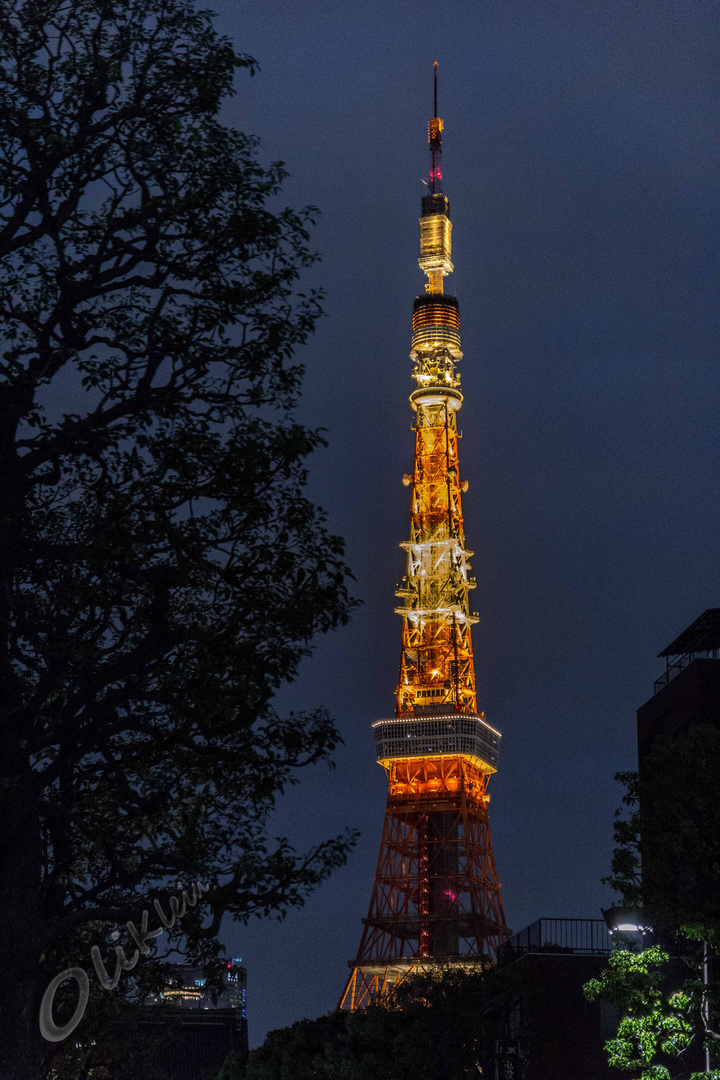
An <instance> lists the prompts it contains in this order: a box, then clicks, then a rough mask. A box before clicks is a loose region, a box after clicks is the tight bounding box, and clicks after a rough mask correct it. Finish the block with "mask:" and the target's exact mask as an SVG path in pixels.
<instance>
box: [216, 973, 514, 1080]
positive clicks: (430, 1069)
mask: <svg viewBox="0 0 720 1080" xmlns="http://www.w3.org/2000/svg"><path fill="white" fill-rule="evenodd" d="M512 1000H514V993H513V991H511V990H510V989H509V987H507V986H506V985H505V984H504V982H503V980H502V976H501V975H499V974H497V973H492V972H481V971H480V972H479V971H462V970H460V971H459V970H453V969H452V968H449V969H447V970H440V971H437V972H428V973H425V974H419V975H416V976H412V977H411V978H409V979H407V980H406V981H405V982H404V983H402V984H401V986H400V987H399V988H398V989H397V990H396V991H395V993H394V994H393V995H392V997H391V998H389V999H387V1000H385V1001H384V1002H383V1003H382V1004H377V1005H372V1006H370V1007H369V1008H367V1009H364V1010H359V1011H357V1012H353V1013H340V1012H336V1013H330V1014H329V1015H328V1016H324V1017H320V1018H319V1019H318V1020H301V1021H299V1022H298V1023H296V1024H293V1025H292V1026H291V1027H288V1028H283V1029H281V1030H279V1031H271V1032H270V1033H269V1034H268V1036H267V1038H266V1040H265V1042H264V1044H263V1045H262V1046H261V1047H259V1048H258V1049H257V1050H253V1051H252V1052H251V1053H250V1056H249V1058H248V1060H247V1062H246V1063H243V1064H241V1063H239V1062H236V1063H234V1064H233V1063H228V1065H227V1069H226V1074H225V1075H223V1074H222V1073H221V1074H220V1076H221V1078H222V1080H236V1078H237V1080H240V1078H241V1077H242V1080H320V1078H322V1080H465V1078H468V1077H473V1078H476V1077H478V1076H479V1075H484V1072H483V1070H484V1069H486V1070H487V1072H488V1073H489V1074H492V1073H494V1070H495V1065H494V1060H495V1039H496V1038H498V1037H502V1036H504V1035H505V1034H506V1032H505V1027H504V1025H505V1023H506V1022H507V1020H506V1017H507V1011H508V1006H509V1005H510V1003H511V1001H512Z"/></svg>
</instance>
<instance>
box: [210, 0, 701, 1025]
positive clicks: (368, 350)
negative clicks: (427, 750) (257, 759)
mask: <svg viewBox="0 0 720 1080" xmlns="http://www.w3.org/2000/svg"><path fill="white" fill-rule="evenodd" d="M214 6H215V7H216V8H217V10H218V13H219V19H218V21H219V26H220V28H221V29H222V30H223V31H224V32H225V33H227V34H229V35H230V36H231V37H232V39H233V41H234V42H235V44H236V46H237V48H238V49H239V50H241V51H246V52H249V53H251V54H252V55H254V56H255V57H256V58H257V59H258V61H259V62H260V65H261V72H260V74H259V75H258V76H257V77H255V78H254V79H250V78H248V76H247V74H246V73H241V74H240V75H239V77H238V94H237V97H236V98H235V99H234V101H233V102H232V103H231V104H230V105H229V107H228V108H227V111H226V119H227V120H228V122H230V123H232V124H233V125H235V126H237V127H239V128H242V129H244V130H246V131H250V132H254V133H257V134H259V135H260V136H261V138H262V142H263V149H262V154H263V157H264V159H265V160H270V159H275V158H281V159H283V160H284V161H285V162H286V163H287V166H288V168H289V169H290V172H291V178H290V180H289V181H288V183H287V186H286V197H287V201H288V202H289V203H290V204H292V205H301V204H305V203H314V204H316V205H317V206H319V207H320V208H321V210H322V215H323V216H322V221H321V224H320V226H319V227H318V229H317V231H316V237H315V240H316V244H317V246H318V247H319V248H320V249H321V250H322V252H323V263H322V266H321V267H320V268H319V270H318V271H317V272H316V273H315V274H314V275H313V277H312V278H311V279H309V280H308V282H307V283H308V284H310V283H311V282H312V283H314V284H317V285H323V286H324V287H325V288H326V289H327V293H328V298H327V312H328V316H329V317H328V318H327V319H325V320H324V321H323V323H322V325H321V327H320V330H319V332H318V333H317V334H316V336H315V338H314V340H313V341H312V342H311V344H310V345H309V346H308V347H307V348H306V349H305V350H304V356H303V358H304V361H305V363H306V364H307V379H306V384H305V394H304V399H303V404H302V409H301V414H302V416H303V418H304V419H306V420H307V421H308V422H311V423H315V424H321V425H323V426H325V427H326V428H327V429H328V437H329V440H330V448H329V450H327V451H325V452H323V453H322V454H318V455H316V457H315V459H314V461H313V463H312V478H311V493H312V495H313V496H314V497H315V498H316V499H317V500H318V501H319V502H320V503H321V504H322V505H323V506H324V507H325V508H326V509H327V510H328V512H329V516H330V521H331V524H332V526H333V528H334V529H335V530H336V531H337V532H339V533H341V534H343V535H344V536H345V537H346V538H347V541H348V557H349V561H350V563H351V565H352V567H353V570H354V572H355V575H356V578H357V585H356V594H357V595H358V596H359V597H360V598H361V599H362V600H363V601H364V604H363V607H362V609H361V610H360V611H359V612H358V614H357V615H356V616H355V618H354V621H353V623H352V625H351V626H350V627H349V628H347V629H346V630H344V631H343V632H341V633H338V634H336V635H335V636H334V637H333V638H332V639H328V640H325V641H323V642H321V643H320V645H319V647H318V649H317V652H316V656H315V658H314V659H313V660H312V661H309V662H308V663H307V664H306V666H305V669H304V672H303V676H302V678H301V680H300V681H299V682H298V683H297V684H295V686H293V687H291V688H290V689H289V690H288V692H287V693H284V694H283V703H284V704H286V705H287V706H288V707H295V708H298V707H303V706H310V705H315V704H319V703H322V704H325V705H327V706H328V707H329V708H330V709H331V711H332V712H333V714H334V715H335V717H336V718H337V721H338V724H339V726H340V728H341V730H342V732H343V736H344V739H345V746H344V747H343V748H342V749H341V751H340V752H339V753H338V754H337V755H336V760H337V768H336V770H335V771H334V772H330V771H328V770H327V769H326V768H319V769H317V770H315V771H314V772H313V773H309V774H307V776H306V777H304V778H303V781H302V785H301V786H300V787H299V788H297V789H295V790H294V791H293V792H291V793H290V794H289V796H287V798H286V799H285V800H284V802H283V804H282V808H281V809H280V810H279V811H278V814H277V817H276V820H275V821H274V823H273V829H274V831H275V832H276V833H278V834H287V835H289V836H290V837H291V838H293V839H294V840H296V841H297V842H298V844H301V845H302V844H308V843H310V842H312V841H314V840H318V839H320V838H321V837H323V836H325V835H329V834H331V833H336V832H337V831H339V830H340V829H341V828H342V827H343V826H344V825H346V824H347V825H353V826H357V827H359V828H360V829H361V830H362V839H361V842H360V845H359V847H358V850H357V852H356V854H355V855H354V856H353V858H352V859H351V861H350V863H349V865H348V866H347V868H346V869H345V870H343V871H342V872H340V873H338V874H337V875H336V876H335V878H334V879H333V880H332V881H331V882H329V883H328V884H327V885H326V886H325V887H324V888H322V889H321V890H320V891H319V892H318V893H317V894H316V895H315V896H314V897H313V898H312V899H311V901H310V902H309V903H308V904H307V905H306V907H305V908H304V909H302V910H298V911H296V912H294V913H292V914H290V915H289V916H288V918H287V919H286V920H285V921H284V922H283V923H281V924H278V923H273V922H270V921H267V920H263V921H256V922H254V923H253V924H252V925H251V926H250V927H248V928H247V929H243V928H241V927H238V926H235V925H233V926H227V927H226V930H225V937H224V940H225V941H226V944H227V946H228V952H229V953H230V954H232V955H241V956H242V957H243V958H244V960H245V961H246V962H247V964H248V968H249V995H250V999H249V1000H250V1036H251V1044H257V1043H258V1042H260V1041H262V1038H263V1037H264V1034H265V1032H266V1031H267V1030H268V1029H270V1028H273V1027H280V1026H284V1025H286V1024H288V1023H291V1022H292V1021H294V1020H296V1019H299V1018H301V1017H304V1016H316V1015H318V1014H320V1013H323V1012H325V1011H327V1010H328V1009H330V1008H331V1007H333V1006H334V1005H335V1003H336V1001H337V998H338V996H339V994H340V991H341V989H342V986H343V983H344V980H345V979H346V978H347V975H348V968H347V960H348V959H349V958H350V957H351V956H353V955H354V954H355V951H356V949H357V946H358V943H359V939H360V931H361V921H360V920H361V918H362V916H363V915H364V914H366V912H367V906H368V901H369V897H370V889H371V885H372V878H373V874H374V870H375V863H376V859H377V854H378V846H379V840H380V830H381V826H382V819H383V813H384V806H385V793H386V785H385V778H384V773H383V772H382V770H381V769H380V767H379V766H377V765H376V764H375V762H374V758H373V743H372V737H371V730H370V724H371V723H372V722H373V721H374V720H376V719H378V718H379V717H382V716H389V715H392V709H393V690H394V685H395V680H396V675H397V661H398V655H399V647H400V620H399V618H398V616H396V615H394V614H393V607H394V605H395V597H394V593H393V590H394V585H395V582H396V581H398V580H399V578H400V577H401V576H402V573H403V556H402V552H401V551H400V549H399V547H398V545H399V543H400V541H402V540H403V539H404V538H405V537H406V535H407V532H408V520H409V492H408V489H406V488H404V487H403V486H402V484H401V477H402V474H403V473H404V472H406V471H408V470H410V469H411V467H412V451H413V437H412V432H411V420H412V414H411V410H410V407H409V404H408V400H407V398H408V394H409V393H410V391H411V390H412V388H413V384H412V383H411V379H410V371H411V363H410V361H409V359H408V351H409V347H410V318H411V310H412V300H413V297H414V295H415V294H416V293H417V292H419V291H421V289H422V277H421V274H420V271H419V269H418V266H417V254H418V224H417V218H418V216H419V211H420V197H421V194H422V192H423V190H424V189H423V187H422V185H421V183H420V177H421V176H424V175H425V172H426V122H427V119H428V117H429V115H430V114H431V111H432V110H431V78H432V61H433V60H435V59H438V60H439V62H440V108H439V112H440V115H441V116H442V117H443V119H444V121H445V137H444V173H445V190H446V192H447V194H448V195H449V197H450V202H451V211H452V218H453V222H454V235H453V247H454V250H453V255H454V262H455V267H456V272H455V274H454V275H453V277H452V278H451V279H450V284H449V287H448V291H450V292H455V293H456V294H457V296H458V297H459V300H460V311H461V320H462V338H463V349H464V353H465V359H464V361H463V363H462V366H461V371H462V378H463V390H464V393H465V404H464V406H463V409H462V412H461V414H460V427H461V428H462V430H463V433H464V438H463V441H462V443H461V444H460V452H461V465H462V472H463V475H464V476H465V477H466V478H467V479H469V481H470V491H469V493H468V495H467V496H466V497H465V499H464V509H465V514H466V537H467V541H468V545H469V546H470V548H471V549H473V550H474V551H475V558H474V559H473V568H474V572H475V574H476V576H477V579H478V589H477V590H476V591H475V593H474V594H473V597H472V599H473V607H474V608H477V610H479V612H480V616H481V621H480V624H479V626H477V627H476V629H475V634H474V641H475V655H476V670H477V673H478V691H479V693H478V702H479V707H480V708H482V709H484V710H485V712H486V714H487V717H488V720H489V722H490V723H491V724H493V725H494V726H496V727H498V728H500V730H501V731H502V732H503V736H504V738H503V750H502V755H501V764H500V771H499V773H498V775H497V776H496V777H494V778H493V781H492V784H491V791H492V801H491V805H490V813H491V824H492V831H493V839H494V847H495V855H496V860H497V865H498V871H499V874H500V879H501V881H502V885H503V897H504V902H505V910H506V914H507V917H508V922H509V923H510V925H511V926H512V927H513V928H514V929H516V930H519V929H522V928H523V927H524V926H525V925H527V924H528V923H529V922H531V921H533V920H534V919H536V918H538V917H540V916H551V917H552V916H555V917H558V916H559V917H562V916H568V917H569V916H581V917H597V916H599V908H600V905H601V903H605V902H606V901H607V900H608V899H609V895H608V892H607V890H606V889H604V888H603V887H602V886H601V885H600V881H599V879H600V878H601V877H602V876H603V875H604V874H606V873H607V872H608V869H609V860H610V854H611V848H612V839H611V837H612V818H613V812H614V810H615V807H616V806H617V804H618V801H619V795H620V791H619V788H618V786H617V785H616V784H615V783H614V780H613V777H614V774H615V772H616V771H618V770H621V769H628V768H632V767H634V765H635V761H636V755H635V709H636V708H637V707H638V706H639V705H640V704H641V703H642V702H643V701H645V700H646V699H647V698H648V697H649V696H650V695H651V693H652V684H653V680H654V678H655V677H656V676H657V675H658V674H659V672H660V670H661V666H662V665H661V663H660V661H657V660H655V659H654V657H655V654H656V653H657V652H658V651H659V650H660V648H662V647H663V646H664V645H666V644H667V643H668V642H669V641H670V640H671V639H672V638H673V637H674V636H675V635H676V634H678V633H679V632H680V631H681V630H682V629H683V628H684V627H685V626H686V625H687V624H688V623H689V622H691V621H692V620H693V619H694V618H695V617H696V616H697V615H699V614H700V612H701V611H703V610H704V609H705V608H707V607H710V606H716V605H717V604H718V603H720V592H719V585H720V580H719V578H720V572H719V564H718V554H719V551H718V548H719V543H718V506H719V501H718V494H719V492H718V486H719V484H718V476H719V475H720V448H719V444H718V438H717V414H718V389H719V388H720V370H719V368H718V355H717V340H718V335H717V323H718V306H717V288H718V255H717V251H718V243H717V224H718V203H719V198H718V196H719V190H718V189H719V186H720V185H719V183H718V158H717V146H718V143H719V139H718V135H719V134H720V133H719V132H718V130H717V128H718V122H717V117H718V98H717V90H718V55H719V52H718V34H717V22H718V16H717V7H716V5H715V4H714V3H709V2H707V3H706V2H702V0H683V2H681V3H670V2H668V0H655V2H652V3H649V2H648V3H645V2H633V0H597V2H583V0H569V2H567V3H566V2H559V0H528V2H520V0H483V3H482V4H479V3H473V2H470V0H449V2H448V0H445V2H443V3H438V4H435V5H434V6H431V5H420V4H417V3H410V2H407V3H405V2H398V0H383V2H375V0H372V2H362V3H358V2H357V0H356V2H354V3H349V2H347V0H304V2H301V0H297V2H291V0H264V2H263V3H258V2H257V0H252V2H250V0H215V4H214Z"/></svg>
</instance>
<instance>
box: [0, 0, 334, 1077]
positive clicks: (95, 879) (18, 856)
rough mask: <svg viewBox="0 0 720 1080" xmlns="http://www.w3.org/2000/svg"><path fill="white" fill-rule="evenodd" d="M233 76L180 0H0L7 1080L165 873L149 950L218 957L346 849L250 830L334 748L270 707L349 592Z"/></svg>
mask: <svg viewBox="0 0 720 1080" xmlns="http://www.w3.org/2000/svg"><path fill="white" fill-rule="evenodd" d="M254 66H255V63H254V61H253V60H252V59H251V58H250V57H248V56H241V55H237V54H236V53H235V52H234V50H233V48H232V46H231V44H230V43H229V42H228V41H227V40H226V39H224V38H222V37H219V36H218V35H217V33H216V31H215V30H214V28H213V25H212V20H211V17H210V14H209V13H207V12H197V11H195V9H194V7H193V5H192V3H191V2H190V0H0V313H1V315H2V330H1V331H0V419H1V421H2V423H1V426H0V710H1V711H2V720H1V723H0V740H1V745H0V956H2V963H3V972H2V978H1V979H0V1078H2V1080H30V1078H32V1080H37V1077H38V1075H39V1071H40V1062H41V1060H42V1058H43V1054H44V1050H45V1049H46V1048H47V1044H46V1043H45V1042H44V1041H43V1040H42V1039H41V1037H40V1035H39V1031H38V1001H39V996H40V995H41V993H42V990H43V988H44V987H45V986H46V985H47V983H48V981H49V980H50V979H51V977H52V976H54V975H55V974H56V973H58V972H59V971H60V970H62V969H63V967H64V966H65V964H66V963H67V962H74V963H76V964H80V965H81V966H84V967H88V966H89V964H88V961H89V958H88V950H89V946H90V943H91V942H96V943H97V944H98V945H101V946H103V956H104V957H105V958H106V963H107V964H108V966H109V969H110V974H111V975H112V972H113V968H114V962H115V958H114V956H113V955H112V946H111V945H110V943H109V941H108V939H107V934H108V933H109V931H110V930H112V928H113V926H114V925H115V924H122V923H124V922H125V921H127V920H129V919H134V920H139V919H140V916H141V912H142V909H143V908H144V907H147V908H149V910H150V912H151V914H152V911H153V909H152V904H151V900H152V898H154V897H156V896H157V897H158V898H159V899H161V900H162V901H163V902H164V903H165V906H166V908H167V890H168V889H170V888H171V887H172V888H175V882H176V881H177V880H181V881H182V884H183V886H185V887H189V885H190V883H191V881H192V880H193V879H199V880H201V881H203V882H204V883H206V884H207V885H209V891H208V892H207V894H205V896H204V898H203V902H202V904H201V905H198V906H197V907H196V908H195V909H192V910H189V911H188V913H187V915H186V916H185V917H184V918H183V919H182V921H181V922H180V923H178V924H176V926H175V927H174V929H173V930H172V931H168V932H167V936H166V939H165V940H166V941H170V942H171V943H172V942H176V941H177V940H178V939H179V936H180V935H182V934H184V935H186V936H187V939H188V948H189V950H190V952H191V954H192V955H193V956H194V957H196V958H197V959H212V958H213V957H216V956H217V953H218V948H219V947H218V945H217V940H216V938H217V932H218V929H219V927H220V921H221V918H222V916H223V914H224V913H229V914H230V915H232V916H234V917H236V918H238V919H246V918H247V917H248V916H249V915H250V914H252V913H269V912H275V913H282V912H283V911H285V910H286V909H287V908H288V906H290V905H293V904H298V903H301V902H302V899H303V897H304V895H305V894H306V892H307V891H308V890H309V889H311V888H312V887H313V886H315V885H317V883H318V882H320V881H321V880H322V879H323V878H324V877H325V876H326V875H327V874H328V873H329V872H330V870H331V869H332V868H333V867H336V866H338V865H339V864H341V863H342V862H343V861H344V859H345V857H346V853H347V850H348V842H349V838H348V837H347V836H345V837H337V838H335V839H331V840H327V841H324V842H321V843H319V844H318V846H316V847H315V848H313V849H312V850H310V851H308V852H306V853H305V854H301V855H298V854H297V853H296V852H295V851H294V850H293V849H292V848H291V847H290V845H289V844H288V843H287V841H285V840H282V839H281V840H279V841H277V842H270V841H269V840H268V837H267V835H266V819H267V815H268V813H269V811H270V810H271V809H272V807H273V805H274V802H275V799H276V796H277V795H278V794H279V793H280V792H281V791H282V790H283V787H284V786H285V785H286V784H287V783H288V782H292V779H293V775H294V772H295V770H296V768H297V767H298V766H302V765H305V764H309V763H312V762H316V761H320V760H322V759H324V758H326V756H327V754H328V753H329V752H330V751H331V750H332V749H333V747H334V746H335V745H336V744H337V742H338V735H337V732H336V730H335V728H334V726H333V724H332V722H331V720H330V718H329V717H328V716H327V715H326V713H325V712H324V711H322V710H318V711H315V712H311V713H308V714H303V715H290V716H280V715H277V713H276V712H275V711H274V710H273V707H272V699H273V694H274V692H275V691H276V690H277V688H278V687H279V686H280V685H281V684H282V683H283V682H284V681H286V680H291V679H292V678H293V677H294V675H295V674H296V672H297V669H298V664H299V662H300V660H301V658H302V657H303V656H305V655H307V654H308V652H309V649H310V645H311V642H312V639H313V637H314V636H315V635H316V634H317V633H319V632H323V631H327V630H330V629H332V628H334V627H337V626H338V625H339V624H341V623H343V622H345V621H346V619H347V616H348V612H349V609H350V607H351V603H352V602H351V601H350V600H349V597H348V593H347V589H346V582H347V570H346V567H345V565H344V562H343V546H342V542H341V541H340V540H339V539H338V538H337V537H335V536H332V535H330V534H329V533H328V531H327V529H326V527H325V525H324V516H323V514H322V512H321V511H320V510H319V509H318V508H317V507H316V506H314V505H313V504H312V503H311V502H309V501H308V500H307V499H306V498H305V497H304V495H303V485H304V483H305V479H306V473H305V459H306V457H307V455H308V454H309V453H310V452H311V451H312V450H313V449H314V448H315V447H317V446H318V445H319V444H321V443H322V441H323V440H322V437H321V435H320V434H319V433H318V432H317V431H312V430H308V429H307V428H305V427H303V426H302V425H301V424H299V423H298V422H296V421H295V419H294V418H293V407H294V405H295V403H296V400H297V395H298V391H299V386H300V380H301V375H302V367H301V366H300V364H298V362H297V361H296V360H295V359H294V349H295V347H296V346H298V345H300V344H302V343H303V342H304V341H305V340H306V338H307V336H308V334H310V333H311V331H312V330H313V327H314V325H315V323H316V320H317V318H318V316H319V315H320V313H321V308H320V303H319V298H318V296H316V295H314V294H313V293H308V294H307V295H304V294H302V293H297V292H296V282H297V278H298V274H299V272H300V271H301V270H302V269H303V268H305V267H307V266H309V265H310V264H311V263H312V262H313V261H314V258H315V256H314V255H313V253H312V252H311V251H310V250H309V248H308V246H307V245H308V232H307V228H308V224H309V223H310V221H311V220H312V210H311V209H308V210H305V211H303V212H301V213H296V212H294V211H292V210H288V209H285V210H283V209H276V208H275V207H276V206H277V202H276V199H275V196H276V195H277V193H278V191H279V188H280V184H281V181H282V179H283V177H284V171H283V168H282V165H281V164H274V165H272V166H270V167H269V168H264V167H262V166H261V165H260V164H259V162H258V160H257V156H256V142H255V140H254V139H253V138H251V137H249V136H247V135H244V134H242V133H240V132H238V131H235V130H232V129H230V128H228V127H226V126H223V125H222V124H221V123H220V122H219V121H218V118H217V116H218V110H219V108H220V105H221V103H222V101H223V99H225V98H226V97H227V96H228V94H229V93H230V92H231V86H232V78H233V73H234V71H235V69H236V68H238V67H239V68H245V69H247V70H249V72H250V73H251V74H252V72H253V69H254ZM163 889H164V890H165V892H163V891H162V890H163ZM158 890H160V891H158ZM175 891H177V890H176V889H175ZM203 915H204V916H205V920H203ZM207 916H209V923H208V925H207V926H205V927H203V925H202V923H203V921H205V922H208V919H207ZM151 925H153V926H157V925H159V923H158V922H157V920H155V921H154V922H153V920H151ZM121 944H123V946H124V947H125V948H126V952H127V954H128V956H132V952H133V950H132V942H131V941H130V939H129V937H128V935H127V934H126V933H125V932H124V931H123V937H122V939H121ZM106 946H107V947H106ZM111 961H112V962H111ZM141 963H142V959H141ZM130 977H131V976H129V975H128V976H127V978H130ZM66 988H71V989H72V995H71V998H72V1001H71V1004H70V1006H69V1008H70V1011H72V1007H73V1005H74V1001H75V1000H76V992H75V989H74V988H72V984H66ZM59 997H60V998H61V997H62V992H61V994H60V995H59ZM61 1018H62V1017H61ZM80 1031H81V1029H80V1028H79V1029H78V1034H79V1033H80Z"/></svg>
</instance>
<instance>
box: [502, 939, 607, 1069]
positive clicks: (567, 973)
mask: <svg viewBox="0 0 720 1080" xmlns="http://www.w3.org/2000/svg"><path fill="white" fill-rule="evenodd" d="M611 947H612V938H611V937H610V935H609V933H608V930H607V927H606V925H605V923H604V921H603V920H602V919H538V920H537V922H534V923H532V924H531V925H530V926H528V927H526V929H525V930H522V931H520V933H518V934H515V935H513V937H511V938H510V939H509V941H507V942H506V943H505V944H504V945H502V946H501V948H500V951H499V956H498V974H499V975H500V976H501V978H502V979H503V982H504V984H505V986H506V987H507V988H510V989H511V990H512V991H513V992H514V993H515V1001H516V1004H515V1006H514V1007H513V1009H512V1011H511V1013H510V1014H509V1015H508V1016H507V1029H506V1030H507V1038H506V1039H502V1040H499V1041H498V1043H497V1045H496V1047H495V1048H494V1058H495V1061H494V1073H493V1071H491V1069H490V1068H487V1070H486V1071H488V1073H489V1075H490V1076H493V1075H494V1076H495V1077H496V1078H497V1080H520V1078H523V1080H570V1078H577V1080H613V1078H615V1077H616V1076H617V1069H611V1068H610V1066H609V1065H608V1063H607V1054H606V1052H605V1049H604V1045H605V1042H606V1040H607V1039H611V1038H613V1037H614V1035H615V1034H616V1032H617V1022H618V1015H617V1012H616V1011H615V1009H613V1008H612V1006H610V1005H608V1003H607V1002H603V1001H600V1002H590V1001H587V999H586V998H585V996H584V995H583V992H582V988H583V985H584V984H585V983H586V982H588V981H589V980H590V979H593V978H598V977H599V976H600V974H601V973H602V971H603V970H604V968H605V967H606V966H607V961H608V956H609V955H610V951H611ZM488 1064H489V1063H488Z"/></svg>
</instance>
